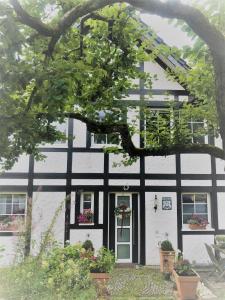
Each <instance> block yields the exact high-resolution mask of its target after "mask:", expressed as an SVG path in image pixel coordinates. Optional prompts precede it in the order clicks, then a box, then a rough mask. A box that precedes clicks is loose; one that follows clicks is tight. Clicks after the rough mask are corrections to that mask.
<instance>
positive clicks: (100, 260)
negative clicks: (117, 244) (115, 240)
mask: <svg viewBox="0 0 225 300" xmlns="http://www.w3.org/2000/svg"><path fill="white" fill-rule="evenodd" d="M114 265H115V256H114V254H113V252H112V251H110V250H108V249H106V248H105V247H102V248H101V249H100V250H99V251H98V255H97V257H92V262H91V266H90V270H91V272H92V273H109V272H111V271H112V270H113V267H114Z"/></svg>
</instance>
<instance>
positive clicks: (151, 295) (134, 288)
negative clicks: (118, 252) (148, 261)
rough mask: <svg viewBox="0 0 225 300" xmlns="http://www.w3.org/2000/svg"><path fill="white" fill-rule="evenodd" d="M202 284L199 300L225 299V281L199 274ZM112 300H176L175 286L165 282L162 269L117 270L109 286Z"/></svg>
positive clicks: (199, 290) (205, 273)
mask: <svg viewBox="0 0 225 300" xmlns="http://www.w3.org/2000/svg"><path fill="white" fill-rule="evenodd" d="M198 273H199V275H200V277H201V280H202V282H201V283H200V284H199V288H198V295H199V300H225V280H224V281H221V282H218V279H217V278H215V277H209V272H206V271H199V272H198ZM108 292H109V295H110V296H109V297H107V298H103V299H112V300H114V299H115V300H134V299H137V300H175V297H174V283H173V282H172V281H168V280H165V278H164V277H163V275H162V274H161V273H160V272H159V270H158V268H152V267H140V268H139V269H135V268H116V269H115V270H114V271H113V273H112V278H111V280H110V282H109V284H108Z"/></svg>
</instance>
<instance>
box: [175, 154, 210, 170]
mask: <svg viewBox="0 0 225 300" xmlns="http://www.w3.org/2000/svg"><path fill="white" fill-rule="evenodd" d="M181 173H186V174H210V173H211V159H210V155H208V154H181Z"/></svg>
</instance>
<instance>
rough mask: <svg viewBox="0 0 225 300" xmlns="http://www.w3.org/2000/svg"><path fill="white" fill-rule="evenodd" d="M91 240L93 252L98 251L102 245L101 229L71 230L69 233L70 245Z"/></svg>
mask: <svg viewBox="0 0 225 300" xmlns="http://www.w3.org/2000/svg"><path fill="white" fill-rule="evenodd" d="M86 240H91V241H92V243H93V246H94V248H95V251H98V250H99V249H100V248H101V247H102V245H103V231H102V229H73V230H71V231H70V244H71V245H72V244H76V243H79V242H81V243H83V242H84V241H86Z"/></svg>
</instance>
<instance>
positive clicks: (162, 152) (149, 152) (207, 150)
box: [65, 113, 225, 159]
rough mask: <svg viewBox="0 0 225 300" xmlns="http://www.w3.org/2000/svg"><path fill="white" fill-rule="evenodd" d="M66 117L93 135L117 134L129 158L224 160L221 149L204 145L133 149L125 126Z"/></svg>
mask: <svg viewBox="0 0 225 300" xmlns="http://www.w3.org/2000/svg"><path fill="white" fill-rule="evenodd" d="M65 116H66V117H68V118H72V119H77V120H80V121H82V122H84V123H85V124H86V125H87V129H88V130H89V131H90V132H93V133H105V134H109V133H112V132H113V133H119V134H120V137H121V146H122V148H123V149H124V151H125V152H127V153H128V154H129V155H130V156H131V157H135V156H168V155H174V154H181V153H204V154H209V155H213V156H215V157H217V158H221V159H225V153H224V151H223V150H222V149H220V148H218V147H215V146H212V145H206V144H173V145H168V146H166V147H165V146H162V147H158V148H137V147H135V145H134V143H133V141H132V137H131V135H130V131H129V128H128V125H127V124H122V123H121V124H106V123H101V122H97V121H93V120H90V119H88V118H87V117H84V116H83V115H81V114H79V113H66V114H65Z"/></svg>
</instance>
